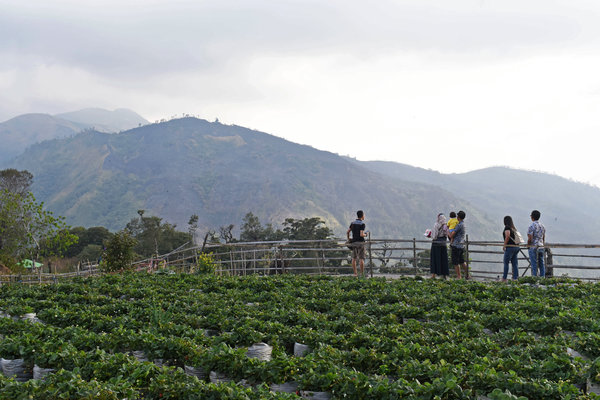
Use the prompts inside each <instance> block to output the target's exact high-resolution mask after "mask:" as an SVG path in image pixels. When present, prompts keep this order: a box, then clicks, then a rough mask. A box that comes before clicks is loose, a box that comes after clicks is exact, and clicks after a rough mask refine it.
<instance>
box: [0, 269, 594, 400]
mask: <svg viewBox="0 0 600 400" xmlns="http://www.w3.org/2000/svg"><path fill="white" fill-rule="evenodd" d="M0 310H1V311H2V314H1V315H0V316H1V317H2V318H0V335H1V336H0V337H1V338H0V357H2V360H1V361H2V370H3V374H2V375H0V398H2V399H56V398H65V399H70V398H72V399H294V398H299V396H303V397H308V398H319V399H321V398H332V399H337V398H340V399H341V398H343V399H400V398H412V399H434V398H440V399H486V398H489V399H516V398H518V397H519V396H522V397H525V398H529V399H587V398H596V395H595V394H594V393H593V392H594V391H595V390H596V389H595V388H596V381H597V380H599V379H600V375H599V373H600V358H597V357H600V320H599V319H598V316H599V315H600V286H597V285H595V284H589V283H576V282H571V281H568V280H566V279H546V280H537V281H536V280H533V279H531V278H525V279H522V280H520V281H518V283H510V284H501V283H495V282H494V283H478V282H467V281H440V280H420V279H412V278H406V279H399V280H393V281H386V280H384V279H355V278H332V277H314V276H312V277H311V276H297V275H283V276H281V275H280V276H270V277H260V276H246V277H217V276H201V275H159V274H154V275H152V274H146V273H142V274H125V275H107V276H103V277H100V278H88V279H80V280H74V281H72V282H69V283H60V284H54V285H43V286H31V287H30V286H20V285H11V286H3V287H1V288H0Z"/></svg>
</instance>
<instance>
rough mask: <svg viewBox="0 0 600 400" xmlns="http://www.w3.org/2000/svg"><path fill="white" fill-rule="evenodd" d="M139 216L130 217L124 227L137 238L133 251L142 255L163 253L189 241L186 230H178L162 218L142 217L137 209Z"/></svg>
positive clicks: (141, 212) (142, 211)
mask: <svg viewBox="0 0 600 400" xmlns="http://www.w3.org/2000/svg"><path fill="white" fill-rule="evenodd" d="M138 214H140V217H139V218H132V219H131V221H129V223H128V224H127V226H126V227H125V229H126V230H127V231H128V232H130V233H131V235H132V236H133V237H134V238H135V239H136V240H137V244H136V245H135V248H134V250H135V252H136V253H138V254H139V255H141V256H143V257H151V256H153V255H157V254H165V253H169V252H171V251H173V250H175V249H176V248H178V247H181V246H182V245H184V244H185V243H187V242H190V241H191V236H190V234H189V233H187V232H179V231H177V230H176V229H175V228H176V226H175V225H171V224H169V223H168V222H162V218H159V217H156V216H152V217H144V210H139V211H138Z"/></svg>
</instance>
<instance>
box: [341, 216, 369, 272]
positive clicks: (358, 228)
mask: <svg viewBox="0 0 600 400" xmlns="http://www.w3.org/2000/svg"><path fill="white" fill-rule="evenodd" d="M364 220H365V213H364V212H363V211H362V210H358V211H357V212H356V220H355V221H352V223H351V224H350V227H349V228H348V231H347V232H346V237H347V238H348V241H349V242H350V243H352V269H353V270H354V276H358V275H357V273H356V260H357V259H358V260H360V274H361V275H362V276H364V275H365V237H367V232H366V231H365V223H364ZM350 232H352V238H350Z"/></svg>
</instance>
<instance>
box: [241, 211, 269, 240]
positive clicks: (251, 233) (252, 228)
mask: <svg viewBox="0 0 600 400" xmlns="http://www.w3.org/2000/svg"><path fill="white" fill-rule="evenodd" d="M264 235H265V232H264V228H263V226H262V225H261V223H260V220H259V219H258V217H257V216H256V215H254V214H252V213H251V212H249V213H248V214H246V215H245V216H244V219H243V220H242V227H241V232H240V241H241V242H258V241H260V240H265V237H264Z"/></svg>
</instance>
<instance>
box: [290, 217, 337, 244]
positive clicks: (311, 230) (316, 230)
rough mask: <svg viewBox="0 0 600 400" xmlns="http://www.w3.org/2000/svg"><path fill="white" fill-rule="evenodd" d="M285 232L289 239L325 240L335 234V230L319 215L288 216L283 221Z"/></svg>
mask: <svg viewBox="0 0 600 400" xmlns="http://www.w3.org/2000/svg"><path fill="white" fill-rule="evenodd" d="M283 234H284V235H283V236H284V238H285V239H289V240H325V239H330V238H331V237H332V236H333V231H332V230H331V229H329V228H328V227H327V226H325V221H323V220H322V219H321V218H319V217H312V218H304V219H294V218H286V219H285V221H284V222H283Z"/></svg>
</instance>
